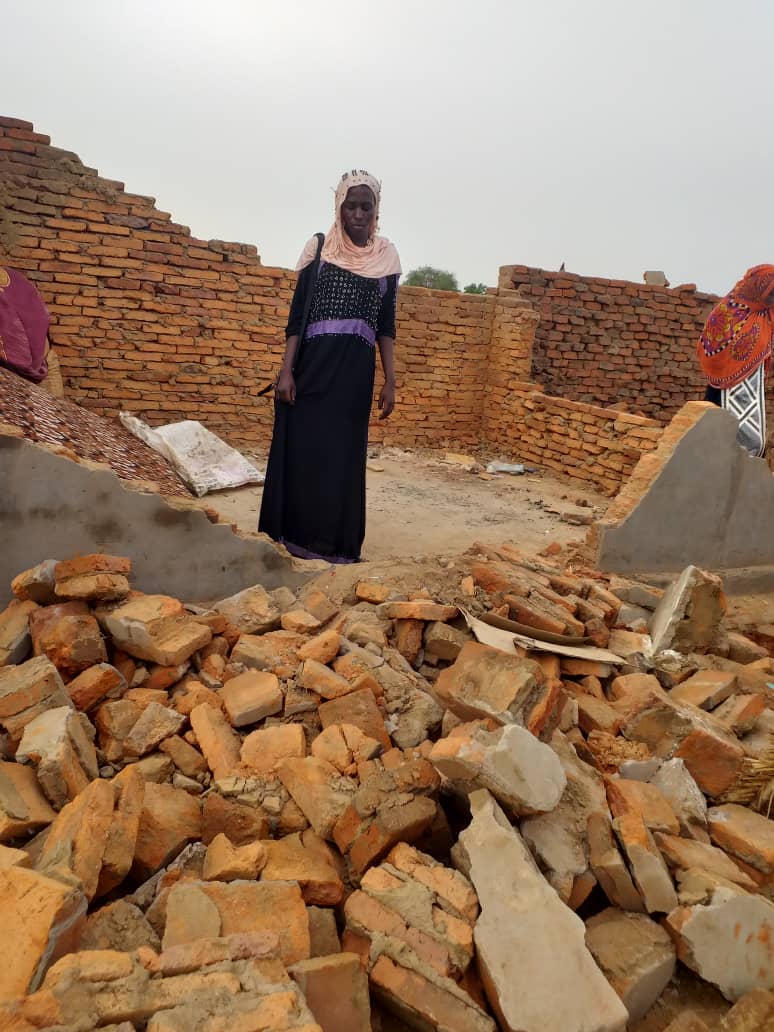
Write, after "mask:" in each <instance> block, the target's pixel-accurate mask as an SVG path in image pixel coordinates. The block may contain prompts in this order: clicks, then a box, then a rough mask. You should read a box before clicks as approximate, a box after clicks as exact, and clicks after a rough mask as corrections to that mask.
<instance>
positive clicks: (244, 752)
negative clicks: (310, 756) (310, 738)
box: [240, 724, 306, 774]
mask: <svg viewBox="0 0 774 1032" xmlns="http://www.w3.org/2000/svg"><path fill="white" fill-rule="evenodd" d="M240 756H241V760H242V763H243V764H244V765H245V766H247V767H250V768H251V769H252V770H254V771H256V773H261V774H264V773H268V772H269V771H274V770H277V768H278V767H279V765H280V763H281V762H282V760H284V759H285V758H286V757H297V758H303V757H304V756H306V736H305V735H304V729H303V727H302V726H301V725H300V724H277V725H276V726H274V727H265V728H260V729H259V730H258V731H253V732H252V733H251V734H249V735H248V736H247V737H246V738H245V740H244V741H243V742H242V749H241V753H240Z"/></svg>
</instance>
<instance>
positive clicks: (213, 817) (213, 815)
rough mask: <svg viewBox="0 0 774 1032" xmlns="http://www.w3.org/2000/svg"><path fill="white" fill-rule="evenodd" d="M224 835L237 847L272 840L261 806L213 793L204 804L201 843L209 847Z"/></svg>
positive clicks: (267, 820) (209, 794)
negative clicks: (220, 835)
mask: <svg viewBox="0 0 774 1032" xmlns="http://www.w3.org/2000/svg"><path fill="white" fill-rule="evenodd" d="M221 833H222V834H224V835H225V836H226V838H228V839H229V841H230V842H232V843H233V845H235V846H243V845H247V844H249V843H250V842H254V841H256V840H257V839H265V838H268V835H269V819H268V817H267V816H266V814H265V813H264V811H263V810H262V809H261V808H260V807H258V806H249V805H248V804H247V803H241V802H239V801H238V800H236V799H225V798H224V797H223V796H222V795H219V794H218V793H217V792H209V793H208V794H207V796H206V797H205V799H204V802H203V804H202V834H201V840H202V842H203V843H204V844H205V845H209V843H210V842H212V840H213V839H214V838H215V837H216V836H217V835H219V834H221Z"/></svg>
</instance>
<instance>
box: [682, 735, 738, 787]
mask: <svg viewBox="0 0 774 1032" xmlns="http://www.w3.org/2000/svg"><path fill="white" fill-rule="evenodd" d="M675 756H677V757H679V758H680V759H682V761H683V762H684V763H685V766H686V767H687V768H688V770H689V771H690V773H691V775H692V776H693V778H694V780H695V781H696V784H697V785H698V786H699V788H700V789H701V790H702V792H704V794H705V795H708V796H712V797H714V798H718V797H719V796H722V795H723V793H724V792H726V791H727V790H728V789H729V788H730V787H731V785H732V784H733V783H734V781H735V780H736V778H737V777H738V775H739V771H740V770H741V766H742V760H743V759H744V751H743V749H742V747H741V746H740V745H735V744H734V743H733V742H731V741H728V740H727V739H726V738H724V737H721V736H720V735H716V734H712V733H711V732H710V731H707V730H704V729H703V728H696V729H695V730H694V731H692V732H691V733H690V734H689V735H688V736H687V737H686V738H684V739H683V741H682V742H681V743H680V746H679V748H678V749H677V751H676V752H675Z"/></svg>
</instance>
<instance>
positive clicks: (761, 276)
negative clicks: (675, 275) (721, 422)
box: [697, 265, 774, 457]
mask: <svg viewBox="0 0 774 1032" xmlns="http://www.w3.org/2000/svg"><path fill="white" fill-rule="evenodd" d="M773 335H774V265H756V266H754V267H753V268H752V269H748V270H747V272H746V273H745V275H744V277H743V278H742V279H741V280H739V282H738V283H737V284H736V286H735V287H734V288H733V289H732V290H731V292H730V293H729V294H727V295H726V296H725V297H724V298H723V300H722V301H720V302H719V303H718V304H717V305H715V307H714V308H713V309H712V311H711V312H710V315H709V318H708V319H707V322H706V323H705V324H704V330H703V332H702V335H701V337H700V338H699V343H698V346H697V352H698V356H699V362H700V363H701V368H702V371H703V372H704V375H705V376H706V377H707V380H708V383H709V385H708V387H707V391H706V394H705V396H704V397H705V400H706V401H712V402H714V403H715V404H716V405H720V406H722V407H723V408H724V409H728V411H729V412H732V413H733V414H734V415H735V416H736V418H737V419H738V420H739V430H738V432H737V439H738V441H739V443H740V444H741V445H743V446H744V447H745V448H746V449H747V451H748V452H749V453H750V454H751V455H754V456H756V457H759V456H761V455H763V453H764V451H765V450H766V397H765V393H764V388H765V385H766V372H767V370H768V366H769V360H770V358H771V346H772V336H773Z"/></svg>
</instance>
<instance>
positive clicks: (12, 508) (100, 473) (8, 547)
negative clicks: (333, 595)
mask: <svg viewBox="0 0 774 1032" xmlns="http://www.w3.org/2000/svg"><path fill="white" fill-rule="evenodd" d="M62 453H64V454H62ZM0 484H3V485H4V488H3V490H2V491H0V528H2V540H3V544H2V548H0V606H1V605H3V604H5V603H6V602H7V601H8V599H9V598H10V590H9V585H10V583H11V580H12V578H13V577H14V576H15V574H16V573H18V571H19V570H20V569H21V568H25V567H31V566H34V565H36V564H37V563H38V562H40V560H41V558H49V559H59V558H61V557H62V556H68V557H69V556H75V555H88V554H90V553H92V552H95V551H100V550H101V551H107V552H111V551H112V552H125V553H126V554H127V555H131V557H132V564H133V568H134V571H135V574H136V583H137V587H138V588H139V589H140V590H142V591H145V592H148V593H153V592H160V591H174V592H175V594H176V596H177V597H179V598H182V599H185V600H187V601H191V602H207V601H210V600H212V599H213V598H222V597H224V596H226V595H231V594H234V593H236V592H238V591H241V590H242V589H243V588H247V587H250V586H251V585H253V584H259V583H260V584H263V585H265V586H266V587H268V588H277V587H281V586H287V587H290V588H297V587H298V586H299V585H300V584H302V583H303V582H304V581H305V580H306V579H308V575H305V574H302V573H300V572H299V571H298V570H297V569H296V568H295V565H294V563H293V561H292V560H291V559H290V557H289V556H288V555H287V554H286V553H283V552H280V551H279V550H278V549H277V548H275V547H274V545H273V544H272V543H271V542H270V541H269V540H268V539H266V538H265V537H263V536H262V535H258V534H243V533H240V534H238V533H235V532H234V531H233V530H232V529H231V527H230V526H229V525H228V524H219V525H218V524H215V525H213V523H212V522H211V521H210V516H209V514H208V511H207V506H206V505H205V504H204V503H203V502H200V501H197V500H196V499H193V498H191V497H183V496H179V497H174V496H173V497H166V498H165V497H164V496H163V495H162V494H160V493H159V487H158V485H156V484H151V483H147V482H145V481H128V480H121V479H119V478H118V477H117V476H116V474H115V473H114V472H113V471H112V470H111V469H110V467H109V466H106V465H102V464H100V463H95V462H91V461H89V460H87V459H79V458H78V457H77V456H76V455H75V454H74V453H72V452H69V451H68V450H67V449H65V448H63V447H61V446H57V445H43V444H35V443H32V442H31V441H29V440H25V439H24V437H23V436H22V432H21V430H19V429H18V428H16V427H11V426H7V425H5V424H2V423H0Z"/></svg>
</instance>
